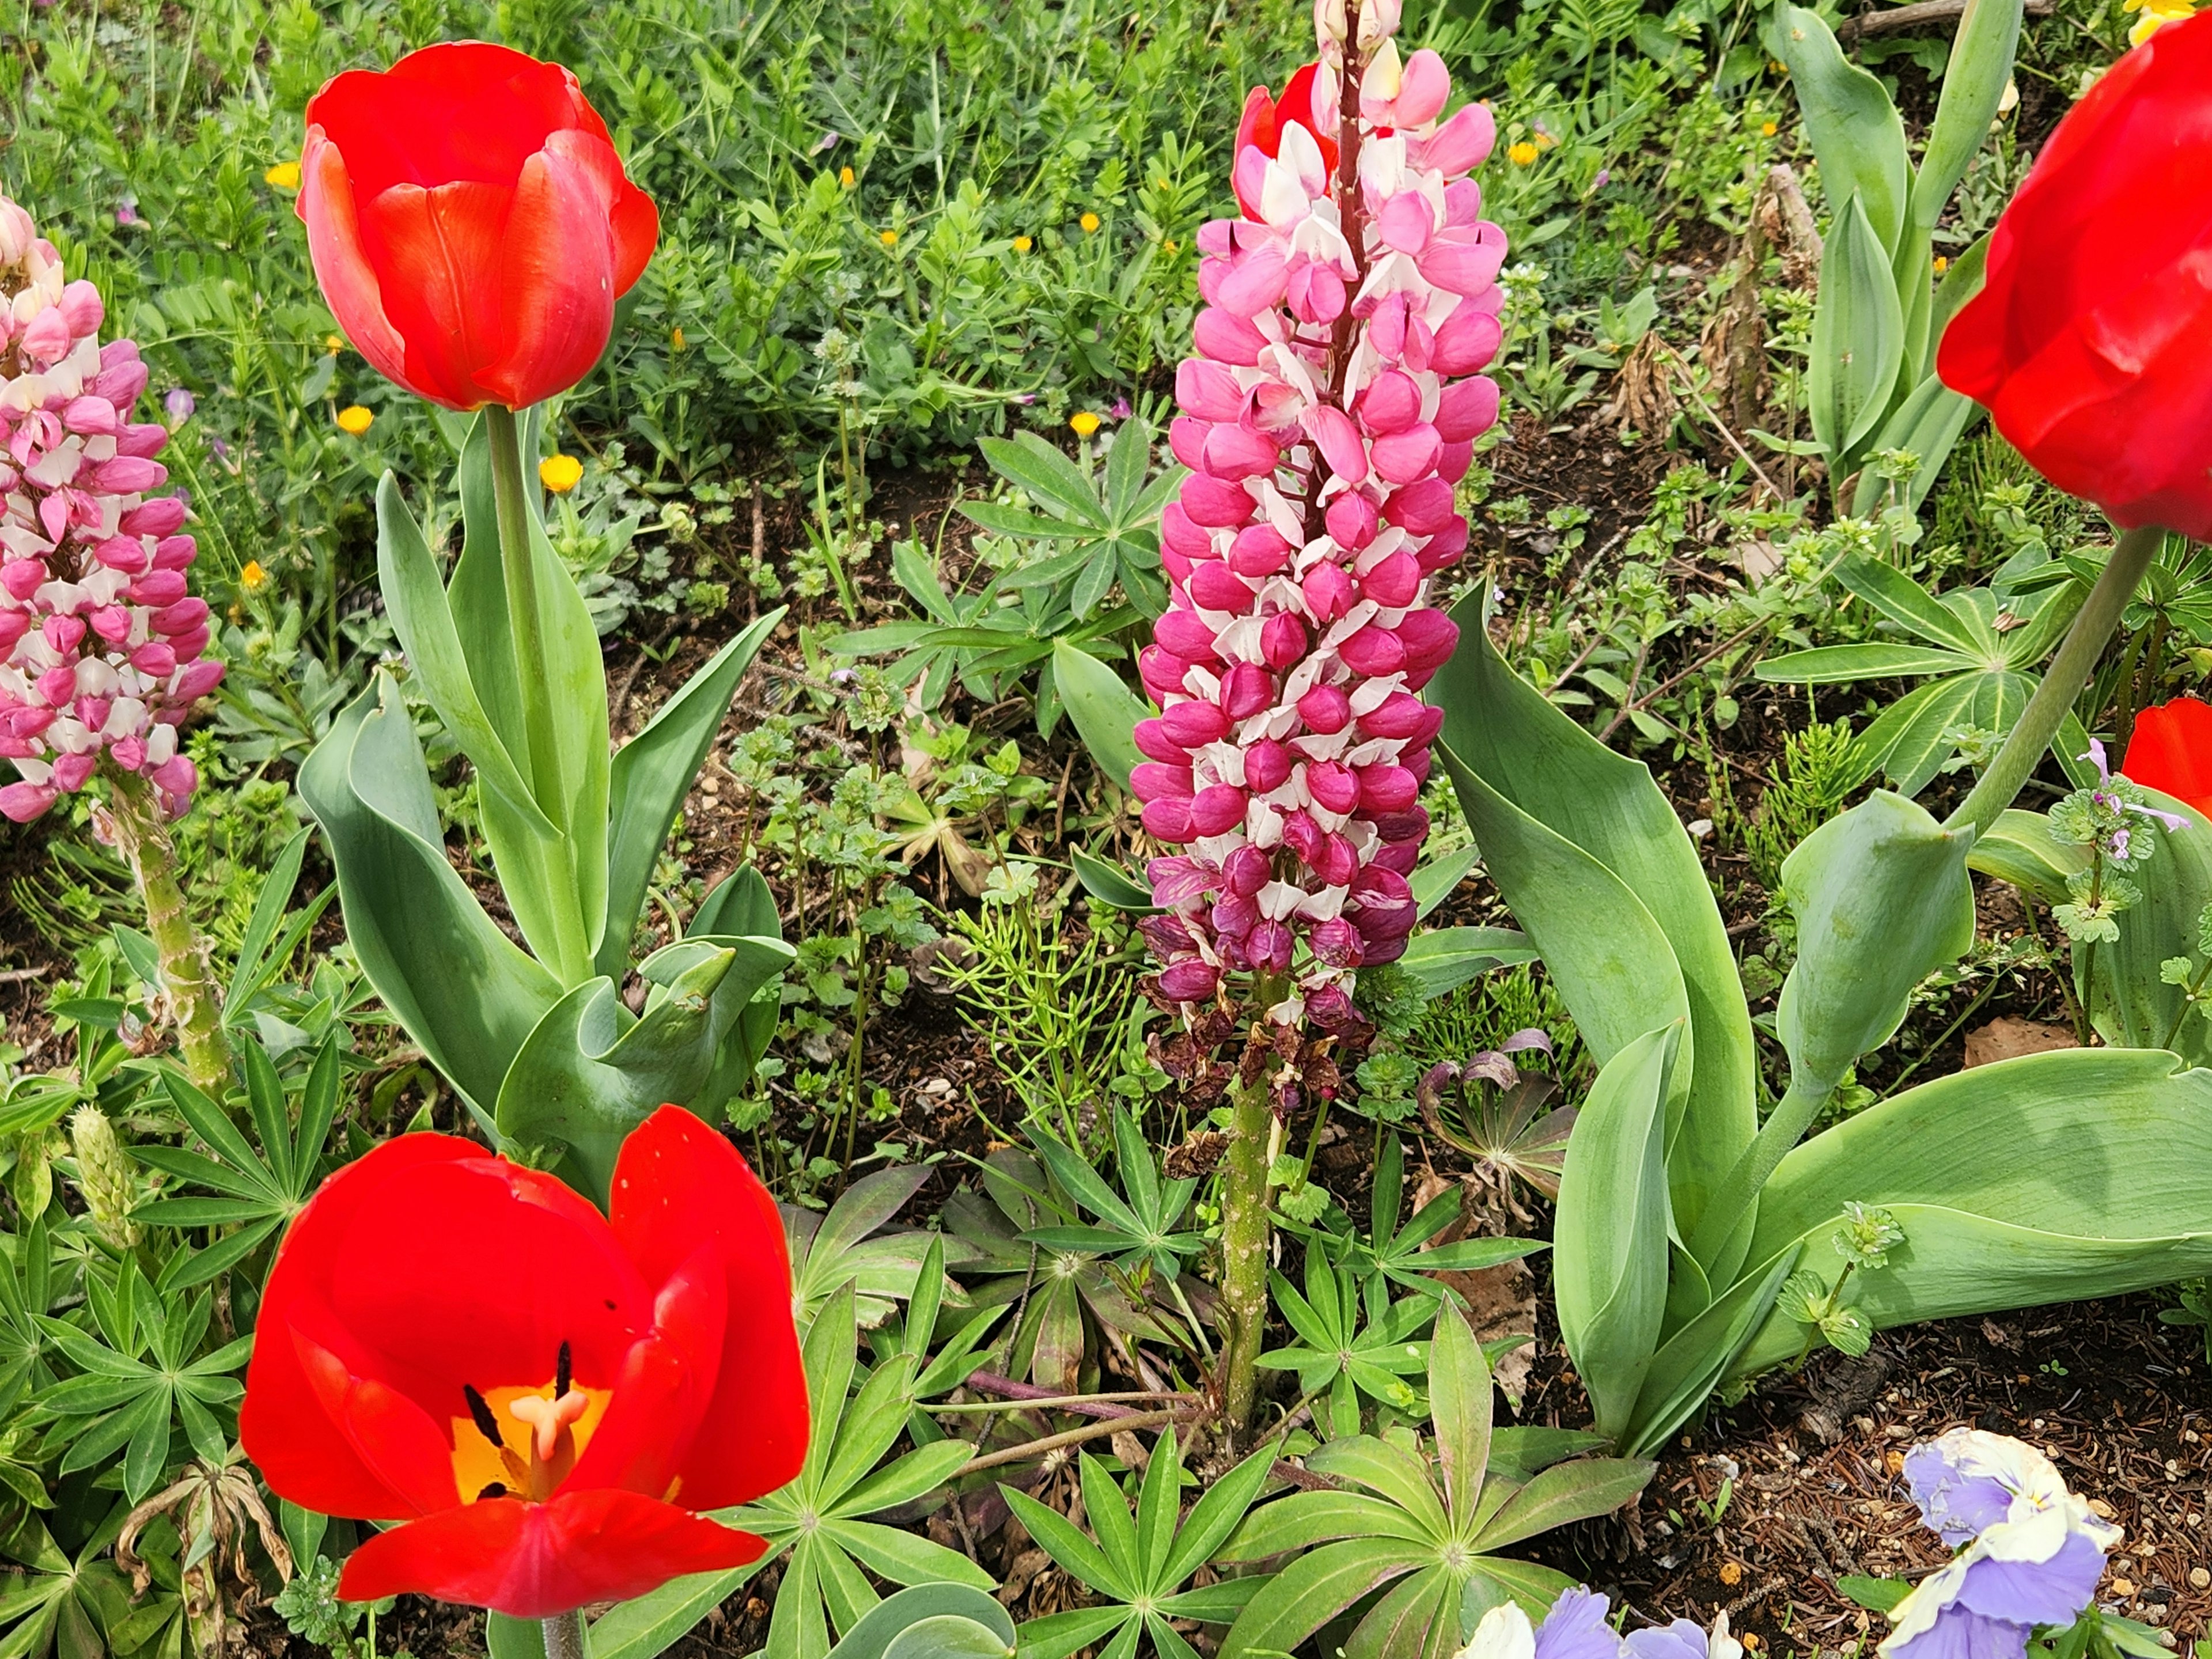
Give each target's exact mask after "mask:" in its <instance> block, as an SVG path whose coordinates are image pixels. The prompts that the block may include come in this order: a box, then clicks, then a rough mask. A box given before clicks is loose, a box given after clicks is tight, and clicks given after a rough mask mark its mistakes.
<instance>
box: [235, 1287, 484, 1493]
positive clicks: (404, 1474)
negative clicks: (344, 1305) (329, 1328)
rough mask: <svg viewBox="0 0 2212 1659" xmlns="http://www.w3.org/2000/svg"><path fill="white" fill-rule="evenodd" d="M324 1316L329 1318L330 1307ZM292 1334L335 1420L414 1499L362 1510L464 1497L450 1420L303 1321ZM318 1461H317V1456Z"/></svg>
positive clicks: (389, 1481)
mask: <svg viewBox="0 0 2212 1659" xmlns="http://www.w3.org/2000/svg"><path fill="white" fill-rule="evenodd" d="M306 1311H307V1310H301V1313H305V1312H306ZM322 1318H323V1320H324V1321H325V1322H326V1321H327V1320H328V1318H329V1316H328V1314H327V1313H324V1314H323V1315H322ZM291 1337H292V1346H293V1348H294V1350H295V1352H297V1353H298V1355H299V1357H300V1364H301V1369H302V1370H304V1371H305V1372H306V1373H307V1382H308V1385H309V1386H310V1387H311V1388H313V1390H314V1392H315V1397H316V1399H317V1401H319V1403H320V1404H321V1406H322V1407H323V1410H324V1413H325V1415H326V1416H327V1418H328V1419H329V1421H330V1422H331V1424H332V1425H336V1428H337V1432H338V1433H339V1434H341V1435H343V1437H344V1438H345V1440H346V1443H348V1444H349V1446H351V1447H352V1449H353V1450H354V1451H355V1453H356V1455H359V1457H360V1459H361V1461H362V1462H363V1463H365V1464H367V1465H368V1467H369V1468H371V1469H374V1471H375V1472H376V1474H378V1475H379V1476H380V1478H381V1479H382V1480H383V1481H384V1484H385V1485H386V1486H387V1487H388V1488H389V1489H390V1490H391V1492H392V1494H393V1495H394V1496H395V1497H397V1498H404V1500H406V1501H405V1507H404V1508H398V1509H385V1510H375V1511H373V1512H371V1513H370V1514H368V1515H366V1516H362V1518H363V1519H367V1520H377V1521H389V1520H395V1519H398V1518H401V1517H404V1516H412V1515H431V1514H435V1513H436V1512H437V1511H438V1510H443V1509H449V1508H451V1507H452V1506H453V1504H457V1503H459V1501H460V1499H461V1496H462V1494H461V1492H460V1491H459V1488H458V1487H457V1486H455V1485H454V1480H453V1443H452V1442H451V1441H450V1440H449V1439H448V1438H447V1425H446V1424H445V1423H444V1422H443V1421H441V1420H435V1419H432V1417H431V1415H430V1413H428V1412H426V1411H425V1410H423V1409H422V1407H421V1406H419V1405H417V1404H416V1402H415V1401H412V1400H410V1399H409V1398H408V1397H407V1396H406V1395H404V1394H401V1393H400V1392H399V1391H398V1389H394V1388H392V1387H391V1386H390V1385H389V1384H386V1383H381V1382H379V1381H378V1380H377V1379H376V1378H374V1377H368V1376H356V1375H354V1373H353V1372H351V1371H349V1370H347V1369H346V1365H345V1362H344V1361H343V1360H342V1359H340V1358H338V1357H337V1355H336V1354H334V1353H332V1352H331V1351H330V1350H329V1349H328V1348H326V1347H325V1346H322V1344H320V1343H319V1342H317V1341H316V1340H314V1338H313V1336H312V1335H310V1334H308V1332H307V1330H306V1329H304V1328H302V1326H301V1324H300V1323H295V1324H293V1326H292V1329H291ZM315 1450H317V1451H319V1447H318V1448H315ZM310 1461H311V1462H312V1461H314V1460H313V1458H312V1456H311V1460H310ZM272 1485H273V1479H272ZM287 1495H288V1496H289V1493H288V1494H287ZM294 1501H295V1502H297V1501H300V1500H298V1499H296V1498H295V1500H294ZM346 1512H347V1513H349V1514H350V1513H352V1511H350V1510H349V1511H346ZM325 1513H328V1511H325Z"/></svg>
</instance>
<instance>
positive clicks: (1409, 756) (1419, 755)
mask: <svg viewBox="0 0 2212 1659" xmlns="http://www.w3.org/2000/svg"><path fill="white" fill-rule="evenodd" d="M1398 758H1399V760H1400V761H1401V763H1403V764H1404V766H1405V769H1406V770H1407V771H1408V772H1410V773H1412V774H1413V782H1414V785H1415V787H1419V785H1421V784H1425V783H1426V782H1427V781H1429V769H1430V768H1431V766H1432V765H1433V764H1434V763H1435V757H1433V756H1432V755H1431V753H1430V751H1429V750H1428V749H1427V748H1426V747H1422V748H1419V749H1408V750H1406V751H1405V753H1404V754H1402V755H1401V756H1400V757H1398Z"/></svg>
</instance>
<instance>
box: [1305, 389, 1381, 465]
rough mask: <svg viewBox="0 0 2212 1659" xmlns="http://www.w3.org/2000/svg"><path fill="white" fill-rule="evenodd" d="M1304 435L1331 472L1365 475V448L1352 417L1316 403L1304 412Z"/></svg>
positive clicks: (1326, 405)
mask: <svg viewBox="0 0 2212 1659" xmlns="http://www.w3.org/2000/svg"><path fill="white" fill-rule="evenodd" d="M1305 429H1306V435H1307V436H1308V437H1310V438H1311V439H1312V440H1313V441H1314V443H1315V444H1316V447H1319V449H1320V450H1321V453H1322V459H1323V460H1325V461H1327V462H1328V465H1329V468H1330V470H1331V471H1334V472H1335V473H1336V475H1337V476H1338V477H1344V478H1354V479H1358V478H1364V477H1366V476H1367V447H1366V445H1365V444H1364V443H1363V442H1362V441H1361V440H1360V436H1359V428H1358V427H1357V426H1355V425H1354V424H1353V423H1352V416H1349V415H1347V414H1346V413H1345V412H1344V411H1343V410H1340V409H1331V408H1330V407H1329V406H1328V404H1315V405H1314V406H1313V407H1312V408H1311V409H1310V410H1307V411H1306V414H1305Z"/></svg>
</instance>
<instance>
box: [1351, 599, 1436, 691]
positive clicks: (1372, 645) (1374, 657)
mask: <svg viewBox="0 0 2212 1659" xmlns="http://www.w3.org/2000/svg"><path fill="white" fill-rule="evenodd" d="M1413 614H1414V615H1419V612H1415V613H1413ZM1412 620H1413V617H1411V616H1409V617H1407V621H1408V622H1410V621H1412ZM1336 654H1337V656H1338V657H1339V658H1340V659H1342V661H1343V663H1344V665H1345V666H1346V668H1349V669H1350V670H1351V671H1352V672H1353V673H1355V674H1360V675H1364V676H1365V677H1367V678H1370V679H1371V678H1378V677H1379V676H1382V675H1384V674H1395V673H1396V672H1397V671H1399V670H1400V669H1401V668H1403V667H1404V666H1405V665H1406V647H1404V646H1403V645H1402V644H1401V643H1400V642H1399V639H1398V635H1397V634H1396V632H1395V630H1393V629H1388V628H1383V627H1381V626H1380V625H1378V624H1375V623H1370V624H1369V625H1368V626H1367V627H1365V628H1363V629H1360V630H1359V631H1358V633H1357V634H1354V635H1352V637H1351V638H1350V639H1348V640H1346V641H1345V642H1344V643H1343V644H1341V645H1340V646H1338V647H1336Z"/></svg>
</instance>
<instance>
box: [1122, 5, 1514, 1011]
mask: <svg viewBox="0 0 2212 1659" xmlns="http://www.w3.org/2000/svg"><path fill="white" fill-rule="evenodd" d="M1316 23H1317V26H1318V27H1317V32H1318V33H1319V35H1320V40H1321V57H1320V60H1319V62H1317V63H1316V64H1310V65H1308V66H1307V67H1306V68H1305V69H1303V70H1299V71H1298V73H1297V75H1296V76H1292V77H1291V82H1290V84H1289V86H1288V87H1287V88H1285V91H1284V94H1283V98H1282V100H1281V101H1280V102H1279V103H1277V102H1276V101H1275V100H1273V99H1271V98H1270V97H1269V96H1268V94H1267V90H1266V88H1255V90H1254V91H1253V93H1252V94H1251V96H1250V98H1249V100H1248V101H1247V103H1246V105H1245V111H1244V119H1243V125H1242V128H1241V130H1240V131H1239V134H1238V142H1237V158H1236V163H1235V173H1234V179H1235V185H1236V191H1237V202H1238V204H1239V205H1240V207H1241V208H1242V209H1243V216H1241V217H1239V218H1237V219H1233V220H1216V221H1214V222H1212V223H1210V224H1208V225H1207V226H1206V228H1205V229H1204V230H1203V231H1202V232H1200V247H1201V249H1202V250H1203V251H1204V253H1205V255H1206V257H1205V258H1204V259H1203V261H1202V262H1201V264H1200V267H1199V293H1200V297H1201V298H1202V299H1203V300H1204V301H1205V309H1204V310H1202V311H1201V312H1200V314H1199V318H1198V322H1197V326H1196V330H1195V334H1196V343H1197V348H1198V355H1197V356H1194V357H1189V358H1187V359H1185V360H1184V362H1183V363H1182V367H1181V368H1180V370H1179V372H1178V373H1177V374H1176V401H1177V402H1178V404H1180V405H1181V406H1182V411H1183V413H1182V416H1181V417H1180V418H1179V419H1177V420H1176V422H1174V425H1173V427H1172V428H1171V430H1170V442H1171V445H1172V447H1173V448H1174V451H1175V453H1176V458H1177V459H1180V460H1181V461H1182V463H1183V464H1184V465H1186V466H1188V467H1189V468H1190V469H1191V476H1190V477H1188V478H1187V479H1186V480H1185V481H1184V483H1183V485H1182V494H1181V497H1180V499H1179V500H1178V501H1176V503H1174V504H1172V505H1170V507H1168V509H1167V511H1166V513H1165V514H1164V517H1163V520H1162V523H1161V542H1162V550H1161V559H1162V562H1164V565H1165V566H1166V568H1167V573H1168V575H1169V578H1170V584H1171V586H1172V592H1173V598H1172V600H1171V603H1170V607H1169V609H1168V611H1166V613H1165V614H1164V616H1162V617H1161V618H1160V619H1159V622H1158V624H1157V626H1156V627H1155V629H1154V631H1153V641H1154V642H1153V643H1152V645H1151V646H1149V647H1146V650H1145V651H1144V653H1142V655H1141V656H1140V658H1139V664H1138V666H1139V673H1140V674H1141V676H1142V678H1143V680H1144V683H1145V686H1146V690H1148V691H1150V692H1151V693H1152V697H1153V699H1154V701H1155V702H1158V705H1159V708H1160V711H1161V712H1160V714H1159V715H1158V717H1157V718H1155V719H1151V720H1145V721H1143V722H1141V723H1140V724H1139V726H1138V727H1137V729H1136V740H1137V745H1138V747H1139V749H1140V750H1143V752H1144V753H1145V755H1146V757H1147V759H1146V763H1144V764H1142V765H1140V766H1139V767H1138V768H1137V769H1136V772H1135V774H1134V775H1133V778H1132V781H1131V782H1132V787H1133V788H1134V790H1135V792H1136V793H1137V795H1138V797H1139V799H1140V800H1142V801H1143V802H1144V823H1145V827H1146V829H1147V830H1149V831H1150V832H1151V833H1152V836H1154V837H1155V838H1157V839H1158V840H1160V841H1164V842H1174V843H1177V844H1180V845H1182V846H1183V847H1184V848H1186V849H1187V850H1185V851H1184V852H1182V853H1180V854H1175V855H1172V856H1169V857H1164V858H1158V859H1155V860H1152V865H1151V866H1150V870H1149V874H1150V876H1151V878H1152V889H1153V896H1154V897H1155V899H1156V900H1157V902H1158V903H1159V904H1160V905H1161V906H1162V907H1163V908H1164V912H1165V914H1164V915H1158V916H1154V917H1152V918H1150V919H1149V921H1147V923H1146V937H1147V939H1148V941H1149V942H1150V944H1151V945H1152V949H1153V951H1154V952H1155V953H1156V954H1157V955H1158V957H1160V959H1161V960H1162V961H1163V962H1164V963H1165V968H1164V971H1163V972H1162V974H1161V975H1160V981H1159V983H1160V988H1161V991H1162V993H1163V994H1164V995H1165V996H1167V997H1168V998H1170V999H1171V1000H1176V1001H1182V1002H1195V1001H1201V1000H1206V999H1207V998H1209V997H1211V996H1212V995H1213V994H1215V992H1216V990H1217V989H1218V986H1219V984H1220V980H1221V975H1223V973H1224V972H1230V971H1235V972H1243V971H1250V972H1257V973H1263V974H1266V975H1272V976H1274V977H1275V978H1277V979H1279V980H1286V981H1288V983H1289V985H1290V987H1291V988H1290V989H1289V990H1288V992H1287V994H1285V995H1284V996H1283V997H1282V999H1281V1000H1279V1001H1278V1002H1277V1003H1276V1004H1275V1006H1273V1008H1271V1009H1270V1011H1269V1012H1270V1016H1271V1018H1274V1019H1276V1020H1278V1021H1279V1022H1282V1023H1286V1024H1287V1023H1289V1022H1291V1021H1293V1020H1296V1019H1297V1018H1299V1017H1300V1016H1301V1015H1302V1014H1304V1013H1310V1014H1311V1015H1312V1016H1313V1017H1314V1018H1315V1019H1316V1022H1317V1023H1318V1024H1322V1026H1323V1027H1324V1028H1328V1029H1346V1028H1348V1026H1349V1025H1350V1024H1352V1021H1353V1019H1354V1018H1355V1016H1353V1014H1352V1007H1351V1003H1350V1000H1349V996H1348V994H1347V978H1348V975H1350V973H1351V972H1352V970H1354V969H1358V968H1359V967H1361V966H1362V965H1365V964H1372V963H1384V962H1389V961H1393V960H1395V958H1396V957H1398V956H1399V955H1401V953H1402V952H1403V951H1404V950H1405V948H1406V939H1407V936H1408V935H1409V934H1410V933H1412V931H1413V922H1414V919H1415V906H1414V902H1413V890H1412V887H1411V885H1410V884H1409V883H1408V881H1407V877H1408V876H1409V875H1410V874H1411V873H1412V871H1413V866H1414V862H1415V860H1417V859H1418V857H1419V852H1420V845H1421V841H1422V838H1423V836H1425V835H1426V833H1427V830H1428V815H1427V813H1426V812H1425V811H1423V809H1422V807H1421V805H1420V804H1419V796H1420V792H1421V786H1422V784H1423V782H1424V781H1425V780H1426V779H1427V777H1428V775H1429V768H1430V744H1431V741H1432V739H1433V738H1435V736H1436V733H1437V727H1438V726H1439V725H1441V723H1442V720H1443V715H1442V712H1441V711H1440V710H1438V709H1435V708H1430V707H1428V706H1427V705H1426V704H1425V703H1424V702H1422V701H1421V700H1420V698H1419V696H1417V695H1416V693H1418V692H1419V690H1420V689H1421V688H1422V686H1424V685H1425V684H1427V683H1428V680H1429V678H1430V677H1431V675H1432V674H1434V673H1435V671H1436V670H1437V668H1438V667H1439V666H1440V665H1442V664H1443V662H1444V660H1445V659H1447V658H1449V656H1450V654H1451V653H1452V648H1453V647H1454V646H1455V644H1456V643H1457V641H1458V637H1459V630H1458V629H1457V628H1456V627H1455V625H1454V624H1453V623H1452V622H1451V620H1450V619H1449V617H1446V616H1445V615H1444V614H1443V612H1442V611H1438V610H1436V609H1434V608H1432V607H1431V606H1430V605H1428V603H1427V600H1428V595H1429V585H1430V581H1431V578H1432V577H1433V576H1434V575H1435V574H1436V573H1437V571H1439V570H1442V569H1443V568H1445V567H1446V566H1448V565H1449V564H1451V563H1452V562H1455V560H1457V559H1458V558H1459V556H1460V555H1461V554H1462V552H1463V551H1464V550H1465V549H1466V547H1467V542H1468V527H1467V521H1466V520H1465V519H1464V518H1462V516H1461V515H1460V514H1459V513H1458V512H1457V510H1456V509H1455V505H1454V490H1453V486H1454V485H1455V483H1457V482H1458V480H1459V479H1460V478H1461V477H1462V476H1463V475H1464V474H1465V473H1466V471H1467V469H1468V464H1469V462H1470V461H1471V459H1473V455H1474V439H1475V438H1476V437H1477V436H1478V435H1480V434H1481V433H1482V432H1483V431H1485V430H1486V428H1489V427H1490V426H1491V425H1492V423H1493V422H1495V421H1496V419H1497V416H1498V387H1497V385H1496V383H1495V382H1494V381H1492V380H1489V379H1487V378H1486V377H1484V376H1482V375H1481V374H1479V373H1478V372H1477V371H1479V370H1480V369H1481V368H1484V367H1485V366H1486V364H1487V363H1489V362H1490V361H1491V359H1492V356H1494V355H1495V354H1496V352H1497V350H1498V345H1499V343H1500V330H1499V324H1498V312H1499V310H1500V307H1501V296H1500V295H1499V292H1498V287H1497V280H1496V279H1497V276H1498V269H1499V267H1500V266H1501V265H1502V264H1504V256H1505V239H1504V234H1503V233H1502V232H1501V231H1500V230H1499V229H1498V227H1497V226H1496V225H1494V224H1492V223H1489V222H1486V221H1485V220H1484V219H1483V218H1482V216H1481V210H1482V193H1481V191H1480V188H1479V187H1478V186H1477V185H1475V183H1474V180H1473V179H1469V178H1468V177H1467V176H1466V175H1467V173H1468V172H1469V170H1470V169H1472V168H1473V167H1475V166H1476V165H1478V164H1479V163H1480V161H1482V160H1483V158H1484V157H1485V156H1486V155H1488V154H1489V152H1490V148H1491V145H1492V140H1493V138H1494V136H1495V129H1494V127H1493V125H1492V120H1491V116H1490V112H1489V111H1488V110H1487V109H1486V108H1484V107H1482V106H1480V105H1468V106H1464V107H1462V108H1461V109H1460V110H1459V111H1458V112H1456V113H1455V114H1454V115H1453V116H1452V117H1451V118H1449V119H1448V120H1442V121H1440V120H1439V117H1441V116H1442V115H1443V108H1444V105H1445V102H1446V101H1447V100H1448V98H1449V94H1450V88H1451V82H1450V76H1449V74H1448V73H1447V71H1446V70H1445V68H1444V65H1443V60H1442V59H1441V58H1438V57H1437V54H1436V53H1434V52H1429V51H1425V50H1424V51H1421V52H1415V53H1414V54H1413V56H1412V58H1409V59H1407V60H1406V61H1404V62H1403V63H1402V64H1401V61H1400V59H1399V57H1398V54H1397V49H1396V46H1395V43H1394V42H1393V41H1392V40H1391V38H1390V37H1391V35H1392V33H1394V32H1395V29H1396V27H1397V23H1398V4H1397V0H1365V3H1364V5H1360V6H1359V7H1358V9H1357V10H1356V12H1355V14H1354V15H1353V17H1352V18H1351V19H1347V16H1346V4H1345V0H1319V3H1318V4H1317V5H1316ZM1347 83H1349V84H1350V85H1351V87H1352V94H1351V96H1349V97H1346V96H1345V88H1346V85H1347Z"/></svg>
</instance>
